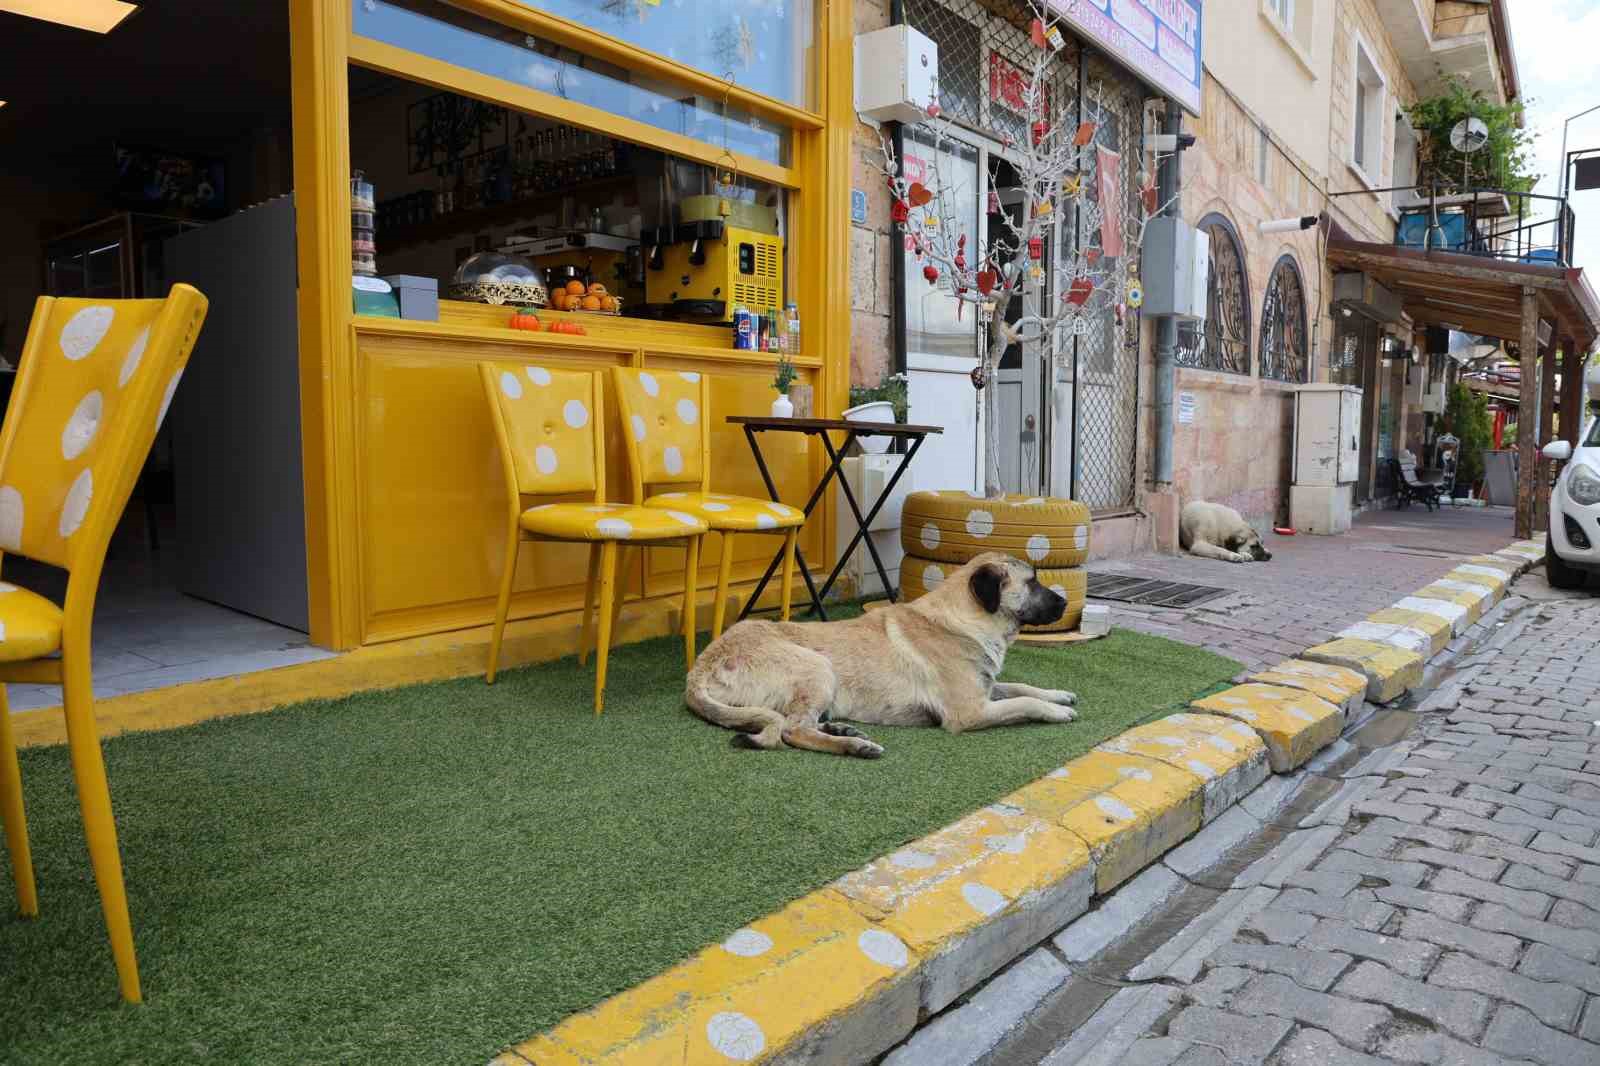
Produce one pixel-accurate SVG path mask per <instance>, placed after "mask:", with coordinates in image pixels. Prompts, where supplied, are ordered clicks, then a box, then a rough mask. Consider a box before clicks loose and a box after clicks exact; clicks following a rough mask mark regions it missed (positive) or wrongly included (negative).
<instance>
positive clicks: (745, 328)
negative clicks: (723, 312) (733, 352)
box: [733, 304, 755, 351]
mask: <svg viewBox="0 0 1600 1066" xmlns="http://www.w3.org/2000/svg"><path fill="white" fill-rule="evenodd" d="M753 326H754V323H753V322H752V321H751V320H750V312H749V311H748V310H747V309H746V308H745V306H744V305H743V304H735V305H734V308H733V346H734V347H735V348H736V349H739V350H740V351H748V350H750V349H752V348H754V347H755V344H754V343H753V342H754V330H753V329H752V327H753Z"/></svg>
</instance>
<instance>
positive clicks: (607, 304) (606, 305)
mask: <svg viewBox="0 0 1600 1066" xmlns="http://www.w3.org/2000/svg"><path fill="white" fill-rule="evenodd" d="M616 309H617V301H616V300H614V299H612V298H611V297H609V296H602V297H600V310H602V311H615V310H616Z"/></svg>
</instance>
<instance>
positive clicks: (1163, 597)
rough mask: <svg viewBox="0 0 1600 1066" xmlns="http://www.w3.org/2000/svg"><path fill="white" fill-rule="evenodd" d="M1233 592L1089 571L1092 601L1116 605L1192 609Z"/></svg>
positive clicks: (1158, 579) (1161, 579)
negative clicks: (1109, 601)
mask: <svg viewBox="0 0 1600 1066" xmlns="http://www.w3.org/2000/svg"><path fill="white" fill-rule="evenodd" d="M1232 591H1233V590H1232V589H1219V588H1216V587H1214V586H1211V585H1190V584H1186V583H1185V582H1182V581H1168V580H1167V579H1166V578H1160V577H1148V576H1146V575H1143V574H1097V573H1095V572H1094V571H1092V570H1091V571H1090V572H1089V590H1088V595H1089V598H1090V599H1092V600H1114V601H1116V602H1118V603H1138V604H1144V605H1145V606H1148V607H1194V606H1196V605H1198V604H1202V603H1206V602H1209V601H1211V600H1214V599H1216V598H1217V597H1219V596H1226V595H1228V594H1229V593H1231V592H1232Z"/></svg>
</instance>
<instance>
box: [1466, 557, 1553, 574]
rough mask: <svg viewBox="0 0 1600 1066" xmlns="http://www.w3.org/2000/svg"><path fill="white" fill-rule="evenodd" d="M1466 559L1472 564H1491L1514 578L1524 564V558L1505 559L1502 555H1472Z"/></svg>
mask: <svg viewBox="0 0 1600 1066" xmlns="http://www.w3.org/2000/svg"><path fill="white" fill-rule="evenodd" d="M1539 554H1540V555H1543V554H1544V553H1543V552H1540V553H1539ZM1466 561H1467V562H1468V563H1471V564H1472V565H1474V566H1492V567H1494V568H1495V569H1496V570H1499V571H1500V572H1501V573H1502V574H1504V575H1506V577H1507V578H1515V577H1516V576H1517V575H1518V574H1520V573H1521V572H1522V568H1523V567H1524V565H1526V563H1525V560H1522V559H1507V558H1506V557H1505V556H1503V555H1474V556H1472V557H1471V558H1470V559H1468V560H1466Z"/></svg>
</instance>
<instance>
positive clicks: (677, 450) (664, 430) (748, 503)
mask: <svg viewBox="0 0 1600 1066" xmlns="http://www.w3.org/2000/svg"><path fill="white" fill-rule="evenodd" d="M611 374H612V377H613V379H614V380H615V382H616V385H617V407H618V408H619V409H620V410H621V412H622V420H623V422H624V423H625V425H624V427H623V434H622V436H623V439H624V440H626V441H627V442H628V469H629V470H631V471H632V473H633V502H634V503H636V504H641V505H643V506H645V507H650V508H666V509H670V510H674V511H684V512H686V513H688V514H692V515H695V516H696V517H698V518H702V519H704V520H705V522H706V524H707V525H709V526H710V527H711V529H712V530H713V531H714V532H717V533H721V534H722V556H721V558H720V559H719V561H718V563H717V598H716V602H715V603H713V604H712V608H711V639H712V640H715V639H717V637H719V636H721V635H722V622H723V618H724V612H725V611H726V609H727V603H728V580H729V576H730V574H731V573H732V570H733V538H734V534H736V533H763V534H774V535H777V536H781V537H783V538H784V540H783V589H782V593H781V595H782V597H783V600H782V603H781V604H780V607H779V610H780V611H782V617H783V620H784V621H786V622H787V621H788V620H789V597H790V593H791V592H792V591H793V588H794V546H795V541H796V539H797V538H798V536H799V533H800V527H801V526H802V525H804V524H805V520H806V516H805V513H804V512H803V511H801V510H800V508H798V507H790V506H789V505H788V504H785V503H774V502H772V501H771V500H760V499H756V498H755V497H753V496H730V495H728V494H726V493H721V492H712V491H711V419H710V412H711V379H710V378H708V377H706V376H705V375H704V374H699V373H696V372H694V371H691V370H635V369H632V368H629V367H612V368H611ZM664 485H665V486H680V485H681V486H694V487H695V489H697V490H698V491H673V492H662V493H658V494H657V495H654V496H647V495H646V494H647V493H648V492H649V491H650V488H651V487H652V486H654V487H660V486H664Z"/></svg>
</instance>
